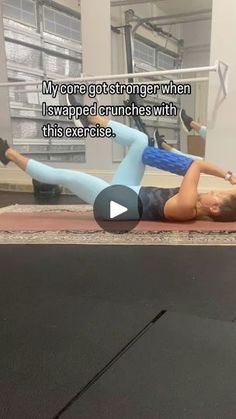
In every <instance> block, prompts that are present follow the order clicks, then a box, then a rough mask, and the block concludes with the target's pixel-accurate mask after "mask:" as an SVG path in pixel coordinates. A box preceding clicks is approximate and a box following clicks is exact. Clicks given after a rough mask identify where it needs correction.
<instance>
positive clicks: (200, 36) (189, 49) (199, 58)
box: [181, 20, 211, 151]
mask: <svg viewBox="0 0 236 419" xmlns="http://www.w3.org/2000/svg"><path fill="white" fill-rule="evenodd" d="M183 39H184V46H185V48H184V61H183V67H186V68H188V67H203V66H208V65H209V64H210V44H211V21H208V20H207V21H200V22H191V23H185V24H184V25H183ZM192 76H193V75H192ZM192 76H191V77H192ZM199 76H200V77H202V76H207V75H206V74H199ZM207 99H208V83H206V82H204V83H193V84H192V95H191V96H183V97H182V100H181V105H182V107H183V108H184V109H186V111H187V112H188V113H189V115H191V116H193V118H194V119H195V120H197V121H198V122H201V123H202V124H204V125H205V124H206V123H207ZM181 139H182V141H181V149H182V150H183V151H187V134H186V132H185V131H183V130H181Z"/></svg>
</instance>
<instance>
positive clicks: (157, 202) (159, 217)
mask: <svg viewBox="0 0 236 419" xmlns="http://www.w3.org/2000/svg"><path fill="white" fill-rule="evenodd" d="M179 190H180V188H156V187H155V186H148V187H145V186H144V187H141V189H140V191H139V197H140V199H141V201H142V205H143V215H142V220H153V221H163V220H165V219H166V218H165V215H164V207H165V204H166V202H167V201H168V200H169V199H170V198H172V197H173V196H175V195H176V194H177V193H178V192H179Z"/></svg>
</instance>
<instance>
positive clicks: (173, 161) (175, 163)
mask: <svg viewBox="0 0 236 419" xmlns="http://www.w3.org/2000/svg"><path fill="white" fill-rule="evenodd" d="M142 161H143V163H144V164H146V165H148V166H152V167H156V168H157V169H161V170H165V171H167V172H171V173H175V174H176V175H180V176H184V175H185V173H186V172H187V170H188V168H189V167H190V166H191V164H192V163H193V159H191V158H189V157H185V156H182V155H179V154H175V153H172V152H171V151H166V150H162V149H160V148H155V147H146V148H145V149H144V152H143V157H142Z"/></svg>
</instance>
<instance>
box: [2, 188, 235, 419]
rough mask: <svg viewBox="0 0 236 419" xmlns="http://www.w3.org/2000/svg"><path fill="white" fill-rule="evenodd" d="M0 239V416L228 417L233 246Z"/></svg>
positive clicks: (231, 412) (20, 198) (19, 197)
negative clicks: (22, 242) (47, 242)
mask: <svg viewBox="0 0 236 419" xmlns="http://www.w3.org/2000/svg"><path fill="white" fill-rule="evenodd" d="M61 199H62V200H63V202H62V201H61V202H60V203H63V205H65V204H66V203H70V204H72V203H73V204H74V203H78V201H77V199H76V198H73V197H62V198H61ZM33 200H34V197H33V195H31V194H25V195H24V194H14V193H5V194H4V193H3V194H2V195H1V201H2V202H3V203H5V205H11V204H13V203H22V204H29V203H30V204H33V203H34V202H33ZM75 200H76V201H77V202H75ZM37 203H38V202H37ZM47 204H48V202H47ZM2 205H3V204H2ZM0 247H1V249H0V264H1V265H0V266H1V276H0V287H1V293H0V311H1V315H0V335H1V336H0V341H1V346H0V364H1V366H0V370H1V380H0V394H1V401H0V416H1V417H2V418H24V419H37V418H40V419H42V418H44V419H47V418H48V419H49V418H50V419H52V418H59V417H60V418H73V419H77V418H81V419H87V418H88V419H94V418H96V419H110V418H113V419H120V418H124V419H144V418H145V419H147V418H148V419H154V418H155V419H156V418H171V419H172V418H173V419H176V418H181V419H182V418H196V419H199V418H212V419H213V418H214V419H215V418H227V419H228V418H235V412H236V396H235V389H234V387H235V386H234V383H235V380H236V368H235V367H236V351H235V345H236V327H235V320H236V281H235V276H236V275H235V274H236V247H235V246H155V245H151V246H147V245H145V246H142V245H139V246H119V245H113V246H106V245H96V246H93V245H33V246H32V245H31V246H28V245H20V244H19V245H10V246H8V245H1V246H0Z"/></svg>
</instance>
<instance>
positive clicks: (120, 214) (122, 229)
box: [93, 185, 142, 234]
mask: <svg viewBox="0 0 236 419" xmlns="http://www.w3.org/2000/svg"><path fill="white" fill-rule="evenodd" d="M93 212H94V218H95V220H96V222H97V223H98V225H99V226H100V227H101V228H102V229H103V230H105V231H107V232H109V233H117V234H121V233H127V232H129V231H131V230H133V229H134V228H135V227H136V226H137V224H138V223H139V221H140V219H141V217H142V203H141V199H140V198H139V196H138V194H136V192H134V191H133V189H131V188H129V187H128V186H123V185H112V186H109V187H108V188H106V189H104V190H103V191H102V192H101V193H100V194H99V195H98V196H97V198H96V200H95V203H94V208H93Z"/></svg>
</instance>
